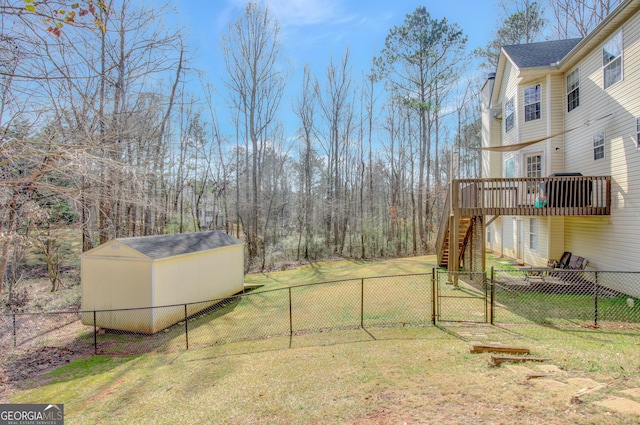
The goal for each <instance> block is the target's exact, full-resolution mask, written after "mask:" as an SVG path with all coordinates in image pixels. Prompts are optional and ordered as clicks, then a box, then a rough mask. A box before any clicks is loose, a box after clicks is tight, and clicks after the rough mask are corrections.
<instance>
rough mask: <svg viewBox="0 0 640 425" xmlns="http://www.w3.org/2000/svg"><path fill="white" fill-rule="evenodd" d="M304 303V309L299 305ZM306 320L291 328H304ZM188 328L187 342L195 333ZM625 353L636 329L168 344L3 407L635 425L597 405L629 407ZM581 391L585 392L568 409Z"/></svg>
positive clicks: (379, 269) (101, 415)
mask: <svg viewBox="0 0 640 425" xmlns="http://www.w3.org/2000/svg"><path fill="white" fill-rule="evenodd" d="M430 268H431V264H430V263H429V261H426V260H425V257H417V258H415V259H402V260H392V261H388V262H340V263H337V264H332V265H330V266H328V265H314V266H307V267H304V268H302V269H300V270H298V271H295V272H293V271H288V272H277V273H270V274H269V275H262V276H248V278H247V281H248V282H251V281H252V280H253V281H256V282H257V281H260V282H265V283H266V286H265V289H275V288H278V287H284V286H289V285H292V284H304V283H310V282H318V281H327V280H337V279H344V278H357V277H364V276H373V275H391V274H406V273H425V272H428V271H429V270H430ZM336 293H340V292H336ZM259 299H260V298H259V297H253V298H250V300H253V301H251V303H249V301H247V302H246V303H245V304H246V305H244V304H239V305H238V306H236V307H234V309H235V310H233V311H234V314H238V315H241V314H246V311H249V310H246V309H251V308H258V309H264V305H263V304H260V303H259V305H256V306H253V304H252V303H254V302H257V301H255V300H259ZM373 299H374V300H376V299H377V298H373ZM300 300H302V298H300ZM300 302H302V301H300ZM403 302H404V301H403ZM308 303H310V305H311V306H313V299H311V300H308ZM315 307H316V308H317V309H319V311H320V310H323V308H322V306H320V307H318V306H315ZM366 307H367V308H374V307H381V306H377V305H376V304H371V305H370V306H366ZM397 307H398V306H395V305H394V306H393V308H397ZM309 308H311V307H309ZM236 310H237V311H236ZM245 310H246V311H245ZM324 310H327V308H324ZM307 313H308V312H307ZM307 313H304V312H299V313H296V314H298V315H299V316H297V317H294V319H297V321H298V322H301V321H302V322H304V321H303V319H304V318H305V317H306V316H305V314H307ZM317 314H318V313H314V314H310V315H309V314H307V315H309V317H315V316H316V315H317ZM331 314H333V315H335V314H336V313H335V312H333V311H332V312H331ZM345 314H346V313H345ZM252 317H253V316H252ZM265 317H266V316H265ZM218 319H219V318H215V320H218ZM347 319H348V320H351V318H350V317H347V318H342V319H340V320H344V321H347ZM265 320H266V321H267V322H269V320H271V319H267V318H265V319H264V320H263V321H265ZM257 322H258V321H256V320H255V317H253V320H252V321H251V323H253V324H254V325H255V326H269V325H270V322H269V323H257ZM195 324H196V323H195V322H194V328H193V335H192V337H193V338H194V340H195V341H197V334H198V331H201V332H204V331H205V327H204V324H201V325H199V326H200V327H197V326H195ZM214 324H215V323H212V325H214ZM274 325H275V324H274ZM252 326H253V325H252ZM280 327H281V326H278V327H277V329H275V328H274V329H275V330H276V331H280ZM285 327H286V326H285ZM303 328H304V327H303ZM211 329H215V327H213V328H209V329H207V332H209V333H210V332H211ZM242 330H246V331H247V332H249V330H247V329H242ZM285 330H286V329H285ZM190 334H191V332H190ZM275 334H277V332H275V331H274V335H275ZM176 338H182V337H181V336H178V337H176ZM209 340H210V339H209ZM476 340H477V341H481V342H494V343H503V344H512V345H518V346H527V347H529V348H530V349H531V350H532V355H534V356H539V357H546V358H549V359H550V360H549V361H548V362H546V363H543V364H537V363H524V364H518V365H514V364H503V365H502V366H500V367H491V366H490V365H489V363H490V356H491V354H488V353H485V354H470V353H469V348H470V341H476ZM639 343H640V335H638V332H637V331H628V330H625V329H622V328H621V329H620V330H619V331H612V330H607V331H606V332H605V331H602V332H601V331H596V330H590V329H575V330H573V331H568V330H561V329H556V328H553V327H541V326H537V325H528V324H522V325H519V326H517V327H513V328H506V327H491V326H488V325H463V324H448V325H444V326H442V327H433V326H426V327H403V326H402V325H399V326H396V327H382V328H376V327H367V328H366V329H356V330H341V331H337V330H334V331H330V332H317V329H316V331H314V332H310V333H306V332H300V333H297V334H296V335H294V336H293V337H292V338H289V337H280V336H279V337H271V338H264V339H261V340H256V341H244V342H235V343H226V344H220V345H217V346H213V347H203V348H200V347H198V348H193V347H192V349H190V350H188V351H184V350H183V349H180V348H177V347H179V345H176V348H175V351H171V352H165V353H149V354H143V355H136V356H108V355H103V356H93V357H89V358H85V359H81V360H77V361H75V362H73V363H71V364H69V365H67V366H63V367H61V368H59V369H57V370H56V371H54V372H52V373H49V374H48V375H46V376H44V377H38V378H35V379H32V380H28V381H23V382H22V383H21V384H20V387H19V388H17V389H15V392H14V393H13V394H12V395H11V400H10V401H11V402H14V403H64V405H65V421H66V422H65V423H67V424H194V423H212V424H353V425H356V424H357V425H369V424H371V425H373V424H405V423H406V424H545V425H554V424H637V423H639V422H640V413H637V414H636V413H633V412H632V413H618V412H616V411H615V410H612V409H609V408H607V407H605V406H603V405H602V404H601V403H603V402H606V401H607V400H609V399H610V398H612V397H618V398H622V400H623V402H624V403H627V404H626V405H631V404H633V403H634V402H637V403H640V390H636V389H637V388H640V349H639V346H638V344H639ZM195 345H197V344H195ZM530 375H535V376H536V377H535V378H530V379H529V378H528V376H530ZM599 384H611V385H599ZM585 389H592V390H590V391H586V392H585V393H584V394H583V395H581V396H580V397H579V398H578V399H577V401H578V402H571V400H572V397H573V396H575V395H576V393H578V392H579V391H581V390H585ZM629 390H631V391H629ZM625 391H626V392H625ZM634 394H637V396H634ZM635 397H637V398H635ZM624 400H626V402H625V401H624ZM574 401H575V400H574Z"/></svg>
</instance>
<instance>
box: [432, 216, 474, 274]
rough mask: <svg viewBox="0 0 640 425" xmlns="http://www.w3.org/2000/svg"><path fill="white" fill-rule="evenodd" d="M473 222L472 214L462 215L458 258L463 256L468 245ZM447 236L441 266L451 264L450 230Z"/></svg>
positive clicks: (458, 237) (458, 236) (459, 228)
mask: <svg viewBox="0 0 640 425" xmlns="http://www.w3.org/2000/svg"><path fill="white" fill-rule="evenodd" d="M472 223H473V221H472V216H470V215H463V216H460V223H459V226H458V235H457V241H458V250H457V255H458V258H461V257H462V254H464V249H465V248H466V245H467V243H466V242H467V240H468V236H469V232H470V231H471V224H472ZM446 232H447V233H446V237H445V239H444V247H443V248H442V249H443V251H442V257H441V258H440V263H439V265H440V267H447V265H448V264H449V255H450V252H451V249H450V246H451V235H450V234H449V230H448V229H447V230H446Z"/></svg>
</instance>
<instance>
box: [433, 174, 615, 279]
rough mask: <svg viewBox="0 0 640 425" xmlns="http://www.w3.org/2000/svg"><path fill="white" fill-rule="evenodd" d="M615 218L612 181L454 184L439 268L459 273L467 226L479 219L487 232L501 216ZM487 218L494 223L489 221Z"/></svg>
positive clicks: (439, 250) (601, 178) (597, 178)
mask: <svg viewBox="0 0 640 425" xmlns="http://www.w3.org/2000/svg"><path fill="white" fill-rule="evenodd" d="M610 214H611V176H562V177H559V176H558V177H540V178H536V177H521V178H495V179H461V180H453V181H452V182H451V186H450V187H449V190H448V191H447V198H446V201H445V205H444V211H443V214H442V217H441V219H440V228H439V231H438V238H437V241H436V250H437V255H438V264H439V265H440V266H447V267H448V268H449V270H450V271H456V270H458V267H459V264H460V257H461V256H462V254H463V253H464V251H465V247H466V241H467V240H468V237H467V236H468V233H469V231H470V230H471V229H473V225H469V224H468V223H471V221H472V220H475V219H474V217H476V218H478V217H482V219H481V220H479V221H478V222H479V223H480V224H479V225H480V226H482V227H483V228H484V226H485V223H490V222H491V221H492V220H493V219H494V218H496V217H498V216H502V215H507V216H518V215H519V216H578V217H590V216H607V215H610ZM486 216H493V218H491V219H489V221H486V220H485V217H486ZM482 234H484V231H483V232H482ZM476 244H478V246H479V248H478V249H482V250H483V249H484V242H483V241H477V242H476ZM450 245H452V246H453V250H451V249H450ZM450 251H453V253H452V252H450ZM483 268H484V263H483Z"/></svg>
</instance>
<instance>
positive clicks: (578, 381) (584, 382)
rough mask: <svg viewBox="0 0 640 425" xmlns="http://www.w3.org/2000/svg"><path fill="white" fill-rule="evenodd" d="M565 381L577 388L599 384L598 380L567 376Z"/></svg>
mask: <svg viewBox="0 0 640 425" xmlns="http://www.w3.org/2000/svg"><path fill="white" fill-rule="evenodd" d="M567 383H569V384H571V385H573V386H575V387H577V388H595V387H597V386H598V385H600V382H598V381H594V380H593V379H590V378H569V379H567Z"/></svg>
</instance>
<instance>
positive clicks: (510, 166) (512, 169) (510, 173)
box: [504, 158, 516, 179]
mask: <svg viewBox="0 0 640 425" xmlns="http://www.w3.org/2000/svg"><path fill="white" fill-rule="evenodd" d="M504 176H505V177H506V178H508V179H510V178H513V177H515V176H516V159H515V158H509V159H507V160H506V162H505V163H504Z"/></svg>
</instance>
